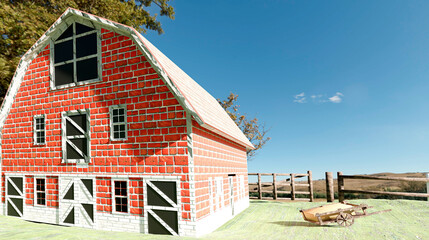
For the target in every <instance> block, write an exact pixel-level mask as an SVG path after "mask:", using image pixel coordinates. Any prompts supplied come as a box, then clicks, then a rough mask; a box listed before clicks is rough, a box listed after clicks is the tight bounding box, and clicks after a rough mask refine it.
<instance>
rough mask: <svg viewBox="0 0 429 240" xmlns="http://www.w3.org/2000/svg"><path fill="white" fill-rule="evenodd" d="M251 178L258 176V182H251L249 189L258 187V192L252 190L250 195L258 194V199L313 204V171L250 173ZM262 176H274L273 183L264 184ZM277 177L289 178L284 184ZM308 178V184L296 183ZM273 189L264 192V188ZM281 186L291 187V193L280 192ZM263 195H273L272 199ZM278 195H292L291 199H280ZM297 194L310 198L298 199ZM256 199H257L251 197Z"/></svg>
mask: <svg viewBox="0 0 429 240" xmlns="http://www.w3.org/2000/svg"><path fill="white" fill-rule="evenodd" d="M248 175H249V176H258V182H257V183H256V184H255V183H250V182H249V188H250V186H252V185H253V186H254V185H257V190H250V189H249V193H258V197H256V199H274V200H277V199H285V200H304V201H310V202H312V201H313V200H314V197H313V179H312V173H311V171H307V173H248ZM262 176H272V177H273V180H272V182H262V181H261V178H262ZM277 176H289V178H288V179H286V182H289V183H286V184H282V183H281V182H278V181H277ZM303 177H307V183H301V182H299V183H296V182H295V180H296V179H299V178H303ZM270 186H271V187H272V189H270V190H263V189H262V188H263V187H270ZM281 186H290V189H291V190H290V191H280V190H278V188H279V187H281ZM296 187H308V191H297V190H296ZM262 193H272V195H273V196H272V197H263V196H262ZM278 194H290V195H291V197H290V198H283V197H279V196H278ZM297 194H305V195H308V198H297V197H296V195H297ZM251 198H255V197H251Z"/></svg>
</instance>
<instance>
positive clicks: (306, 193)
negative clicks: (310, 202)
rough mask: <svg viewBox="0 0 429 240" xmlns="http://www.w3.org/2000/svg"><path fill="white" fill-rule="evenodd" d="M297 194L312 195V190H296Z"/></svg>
mask: <svg viewBox="0 0 429 240" xmlns="http://www.w3.org/2000/svg"><path fill="white" fill-rule="evenodd" d="M295 194H305V195H310V192H306V191H295Z"/></svg>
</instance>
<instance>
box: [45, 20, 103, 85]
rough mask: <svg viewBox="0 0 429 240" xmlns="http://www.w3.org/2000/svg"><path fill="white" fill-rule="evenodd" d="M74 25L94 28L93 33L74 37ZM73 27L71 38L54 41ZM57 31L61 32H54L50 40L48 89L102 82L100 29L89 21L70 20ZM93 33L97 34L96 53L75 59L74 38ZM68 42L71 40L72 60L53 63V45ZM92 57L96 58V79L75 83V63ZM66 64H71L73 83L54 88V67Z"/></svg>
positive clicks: (84, 34)
mask: <svg viewBox="0 0 429 240" xmlns="http://www.w3.org/2000/svg"><path fill="white" fill-rule="evenodd" d="M75 23H79V24H82V25H85V26H87V27H91V28H94V30H93V31H89V32H85V33H81V34H78V35H76V24H75ZM71 25H72V26H73V35H72V36H71V37H68V38H64V39H61V40H58V41H56V39H57V38H58V37H60V36H61V34H62V33H63V32H64V31H65V30H67V28H68V27H69V26H71ZM58 28H59V29H62V31H58V32H56V33H55V34H54V35H53V36H52V37H51V39H50V44H49V45H50V75H51V77H50V79H51V81H50V87H51V90H56V89H63V88H69V87H75V86H80V85H85V84H89V83H94V82H99V81H101V80H102V64H101V60H102V57H101V28H100V27H99V26H98V25H96V24H94V23H93V22H91V21H86V20H80V19H72V20H69V21H67V20H65V22H64V25H62V26H61V27H58ZM93 33H97V53H96V54H93V55H90V56H85V57H81V58H78V59H76V38H79V37H83V36H86V35H90V34H93ZM69 40H73V59H71V60H68V61H65V62H60V63H55V62H54V60H55V53H54V51H55V46H54V45H55V43H61V42H65V41H69ZM93 57H97V65H98V66H97V68H98V77H97V78H94V79H89V80H85V81H80V82H78V81H77V69H76V63H77V62H79V61H82V60H85V59H89V58H93ZM68 63H73V83H69V84H64V85H60V86H55V66H61V65H64V64H68Z"/></svg>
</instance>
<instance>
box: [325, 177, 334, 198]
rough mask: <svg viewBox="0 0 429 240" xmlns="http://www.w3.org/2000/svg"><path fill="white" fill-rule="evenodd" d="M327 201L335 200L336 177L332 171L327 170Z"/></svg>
mask: <svg viewBox="0 0 429 240" xmlns="http://www.w3.org/2000/svg"><path fill="white" fill-rule="evenodd" d="M325 175H326V201H328V202H333V201H334V177H333V174H332V172H326V173H325Z"/></svg>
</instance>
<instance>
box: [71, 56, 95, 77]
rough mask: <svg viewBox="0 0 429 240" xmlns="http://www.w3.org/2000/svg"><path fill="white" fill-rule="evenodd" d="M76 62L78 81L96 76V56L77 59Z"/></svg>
mask: <svg viewBox="0 0 429 240" xmlns="http://www.w3.org/2000/svg"><path fill="white" fill-rule="evenodd" d="M76 64H77V81H78V82H80V81H85V80H91V79H96V78H98V64H97V57H94V58H90V59H86V60H82V61H78V62H77V63H76Z"/></svg>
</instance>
